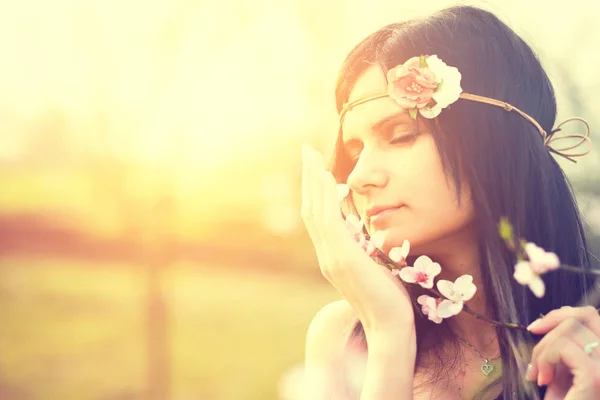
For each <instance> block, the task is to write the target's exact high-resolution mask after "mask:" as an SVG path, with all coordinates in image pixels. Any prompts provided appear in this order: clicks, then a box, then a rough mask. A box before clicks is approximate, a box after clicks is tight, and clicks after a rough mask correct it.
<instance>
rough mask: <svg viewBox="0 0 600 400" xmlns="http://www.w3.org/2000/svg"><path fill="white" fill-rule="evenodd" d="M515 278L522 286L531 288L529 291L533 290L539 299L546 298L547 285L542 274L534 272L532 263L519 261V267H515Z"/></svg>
mask: <svg viewBox="0 0 600 400" xmlns="http://www.w3.org/2000/svg"><path fill="white" fill-rule="evenodd" d="M513 276H514V278H515V280H516V281H517V282H519V283H520V284H521V285H527V286H529V289H531V292H532V293H533V294H534V295H535V296H536V297H537V298H540V299H541V298H542V297H544V293H545V292H546V285H544V281H543V280H542V278H540V274H539V273H537V272H536V271H534V268H533V267H532V265H531V262H529V261H519V262H518V263H517V265H515V273H514V274H513Z"/></svg>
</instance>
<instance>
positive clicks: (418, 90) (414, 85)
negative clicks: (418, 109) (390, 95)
mask: <svg viewBox="0 0 600 400" xmlns="http://www.w3.org/2000/svg"><path fill="white" fill-rule="evenodd" d="M406 90H407V91H409V92H415V93H417V94H418V93H421V92H422V91H423V86H421V85H419V84H418V83H417V82H413V83H412V84H411V85H410V86H408V87H407V88H406Z"/></svg>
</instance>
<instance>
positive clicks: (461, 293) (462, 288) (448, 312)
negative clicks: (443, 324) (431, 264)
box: [437, 275, 477, 318]
mask: <svg viewBox="0 0 600 400" xmlns="http://www.w3.org/2000/svg"><path fill="white" fill-rule="evenodd" d="M437 288H438V290H439V291H440V293H441V294H442V295H444V297H446V298H447V299H448V300H443V301H442V302H441V303H440V304H439V305H438V309H437V311H438V315H439V316H440V317H442V318H448V317H451V316H453V315H456V314H458V313H459V312H461V311H462V309H463V305H464V302H465V301H469V300H471V298H472V297H473V296H474V295H475V292H476V291H477V287H475V285H474V284H473V277H472V276H471V275H462V276H460V277H458V279H456V280H455V281H454V283H453V282H450V281H446V280H440V281H438V283H437Z"/></svg>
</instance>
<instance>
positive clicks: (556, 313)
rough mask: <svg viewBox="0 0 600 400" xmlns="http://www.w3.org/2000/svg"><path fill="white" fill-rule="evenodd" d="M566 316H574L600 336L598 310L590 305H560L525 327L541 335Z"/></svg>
mask: <svg viewBox="0 0 600 400" xmlns="http://www.w3.org/2000/svg"><path fill="white" fill-rule="evenodd" d="M567 318H576V319H578V320H580V321H581V322H582V323H583V324H584V325H586V326H587V327H589V328H590V329H591V330H592V332H594V333H595V334H596V335H597V336H599V337H600V316H599V315H598V311H597V310H596V309H595V308H594V307H591V306H586V307H569V306H565V307H561V308H559V309H557V310H552V311H550V312H549V313H548V314H546V315H545V316H544V317H542V318H539V319H537V320H535V321H534V322H532V323H531V324H530V325H529V326H528V327H527V329H528V330H529V331H530V332H531V333H534V334H537V335H541V334H544V333H546V332H549V331H550V330H552V329H554V328H555V327H556V326H558V324H560V323H561V322H562V321H564V320H565V319H567Z"/></svg>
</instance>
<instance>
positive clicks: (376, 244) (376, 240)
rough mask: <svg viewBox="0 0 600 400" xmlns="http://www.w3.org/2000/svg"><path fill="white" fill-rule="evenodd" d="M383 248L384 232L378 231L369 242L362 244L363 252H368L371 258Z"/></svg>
mask: <svg viewBox="0 0 600 400" xmlns="http://www.w3.org/2000/svg"><path fill="white" fill-rule="evenodd" d="M382 246H383V231H377V232H375V233H374V234H373V236H371V238H370V239H369V240H365V242H364V243H363V244H362V247H363V250H364V251H366V252H367V254H368V255H369V256H370V257H373V256H374V255H375V253H376V252H377V249H381V247H382Z"/></svg>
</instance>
